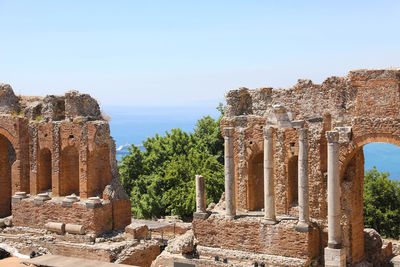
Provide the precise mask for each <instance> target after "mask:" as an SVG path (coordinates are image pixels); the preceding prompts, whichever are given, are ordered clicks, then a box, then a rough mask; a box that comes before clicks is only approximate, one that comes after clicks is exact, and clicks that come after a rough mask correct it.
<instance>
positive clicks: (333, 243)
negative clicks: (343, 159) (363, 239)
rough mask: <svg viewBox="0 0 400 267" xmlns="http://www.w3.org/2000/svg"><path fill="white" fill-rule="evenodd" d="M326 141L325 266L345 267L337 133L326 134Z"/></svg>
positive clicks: (329, 132)
mask: <svg viewBox="0 0 400 267" xmlns="http://www.w3.org/2000/svg"><path fill="white" fill-rule="evenodd" d="M326 137H327V139H328V247H326V248H325V266H329V267H336V266H346V253H345V249H344V248H342V244H341V243H342V233H341V229H340V216H341V215H340V180H339V143H338V142H339V132H337V131H328V132H326Z"/></svg>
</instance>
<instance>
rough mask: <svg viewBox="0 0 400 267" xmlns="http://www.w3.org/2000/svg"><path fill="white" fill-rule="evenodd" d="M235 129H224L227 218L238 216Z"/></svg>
mask: <svg viewBox="0 0 400 267" xmlns="http://www.w3.org/2000/svg"><path fill="white" fill-rule="evenodd" d="M233 131H234V129H233V127H227V128H225V129H224V136H225V137H224V138H225V205H226V217H227V218H233V217H235V215H236V203H235V202H236V201H235V165H234V164H235V163H234V159H233Z"/></svg>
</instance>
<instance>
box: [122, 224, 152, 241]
mask: <svg viewBox="0 0 400 267" xmlns="http://www.w3.org/2000/svg"><path fill="white" fill-rule="evenodd" d="M125 233H127V234H128V235H129V236H130V237H131V238H133V239H144V238H146V237H147V236H148V234H149V227H147V225H145V224H143V223H131V224H130V225H128V226H127V227H126V228H125Z"/></svg>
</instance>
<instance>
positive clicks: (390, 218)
mask: <svg viewBox="0 0 400 267" xmlns="http://www.w3.org/2000/svg"><path fill="white" fill-rule="evenodd" d="M389 176H390V174H389V173H388V172H378V171H377V169H376V167H375V166H374V168H373V169H371V170H368V171H367V172H366V174H365V178H364V225H365V227H368V228H374V229H375V230H377V231H378V232H379V233H380V234H381V235H383V236H385V237H392V238H396V239H398V238H399V235H400V182H399V181H396V180H390V179H389Z"/></svg>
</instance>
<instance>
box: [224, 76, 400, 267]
mask: <svg viewBox="0 0 400 267" xmlns="http://www.w3.org/2000/svg"><path fill="white" fill-rule="evenodd" d="M226 100H227V106H226V112H225V115H224V118H223V119H222V121H221V128H225V127H234V129H235V133H234V153H235V155H234V159H235V168H236V170H235V180H236V201H237V204H238V208H239V209H240V210H247V209H250V206H251V205H250V202H249V200H251V199H254V198H260V197H262V196H260V194H261V193H260V192H258V193H256V194H258V195H256V196H249V194H250V193H253V192H255V191H254V190H252V188H251V187H252V186H251V179H252V170H250V168H252V167H251V159H252V158H253V157H254V156H255V155H257V154H259V153H261V152H262V150H263V133H262V128H263V127H265V126H266V125H267V122H268V121H269V119H270V118H271V117H273V115H274V106H275V105H281V106H283V107H284V108H285V109H286V111H287V112H286V115H287V116H288V118H289V120H291V121H293V120H304V121H305V125H304V127H305V128H308V132H309V134H308V140H309V142H308V143H309V150H308V162H309V166H308V170H309V189H310V191H309V200H310V216H311V218H312V220H314V221H316V222H317V223H318V225H319V227H320V228H321V230H322V234H321V243H322V245H323V246H325V244H324V243H325V237H326V229H327V201H326V199H327V141H326V137H325V133H326V131H329V130H334V129H335V127H350V129H351V132H350V133H349V134H348V136H345V138H344V139H343V138H341V140H340V141H339V142H340V170H341V171H340V177H341V181H342V182H341V187H342V197H341V203H342V215H343V221H342V230H343V231H342V232H343V243H344V246H345V247H346V248H347V261H348V263H355V262H359V261H361V260H362V259H363V258H364V252H363V246H364V241H363V238H362V231H363V215H362V179H363V168H364V166H363V157H362V146H363V145H365V144H368V143H371V142H385V143H392V144H395V145H400V106H399V103H400V102H399V100H400V70H399V69H383V70H357V71H351V72H349V74H348V75H347V76H346V77H330V78H328V79H326V80H325V81H324V82H323V83H322V84H320V85H316V84H313V83H312V82H311V81H310V80H299V81H298V83H297V84H296V85H294V86H293V87H292V88H288V89H273V88H260V89H254V90H249V89H247V88H240V89H238V90H232V91H229V92H228V93H227V94H226ZM268 123H269V122H268ZM273 136H274V145H273V150H274V153H273V154H274V177H275V188H274V189H275V202H276V212H277V214H278V215H279V214H292V215H295V216H296V215H297V214H298V211H297V210H296V207H292V206H291V203H290V202H291V199H290V194H291V192H292V191H293V190H294V189H293V187H292V186H291V182H290V179H289V174H290V172H289V161H290V158H291V157H293V156H296V149H297V147H298V140H297V139H298V138H297V133H296V131H295V130H293V129H287V128H282V127H276V129H275V131H274V134H273ZM344 178H346V179H344ZM282 253H284V252H282ZM321 253H322V251H321Z"/></svg>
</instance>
